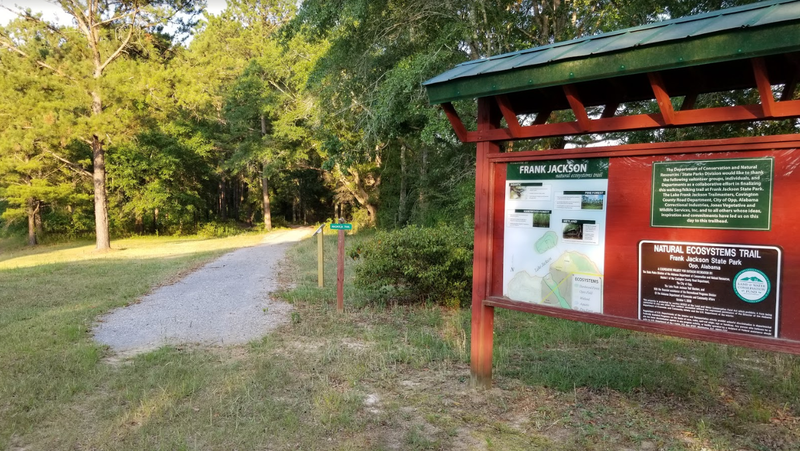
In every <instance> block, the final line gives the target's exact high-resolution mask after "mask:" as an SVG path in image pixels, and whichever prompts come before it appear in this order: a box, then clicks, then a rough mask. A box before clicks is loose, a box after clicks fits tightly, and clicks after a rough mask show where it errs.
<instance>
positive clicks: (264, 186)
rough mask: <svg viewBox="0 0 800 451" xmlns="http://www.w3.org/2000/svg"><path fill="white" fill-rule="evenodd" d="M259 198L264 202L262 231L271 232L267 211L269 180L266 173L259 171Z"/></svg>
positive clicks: (268, 211)
mask: <svg viewBox="0 0 800 451" xmlns="http://www.w3.org/2000/svg"><path fill="white" fill-rule="evenodd" d="M261 198H262V200H263V202H264V230H266V231H267V232H269V231H270V230H272V213H271V212H270V210H269V179H268V178H267V171H266V170H263V171H261Z"/></svg>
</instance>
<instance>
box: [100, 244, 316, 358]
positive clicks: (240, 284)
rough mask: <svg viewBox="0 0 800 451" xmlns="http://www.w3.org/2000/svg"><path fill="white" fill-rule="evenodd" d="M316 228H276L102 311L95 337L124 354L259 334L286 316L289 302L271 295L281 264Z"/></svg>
mask: <svg viewBox="0 0 800 451" xmlns="http://www.w3.org/2000/svg"><path fill="white" fill-rule="evenodd" d="M312 232H313V229H309V228H303V229H293V230H288V231H280V232H273V233H270V234H268V235H266V236H265V238H264V241H263V242H262V244H259V245H258V246H254V247H248V248H243V249H238V250H236V251H233V252H231V253H228V254H225V255H223V256H222V257H220V258H218V259H217V260H214V261H212V262H211V263H208V264H206V265H205V266H203V267H202V268H200V269H199V270H197V271H195V272H193V273H191V274H189V275H188V276H187V277H185V278H183V279H181V280H180V281H178V282H176V283H174V284H172V285H168V286H165V287H161V288H158V289H157V290H155V291H154V292H153V293H151V294H149V295H147V296H145V297H144V298H142V299H141V302H139V303H136V304H133V305H130V306H128V307H125V308H121V309H117V310H115V311H113V312H111V313H109V314H108V315H106V316H104V317H102V318H101V319H100V322H99V323H98V324H97V325H96V327H95V330H94V337H95V339H96V340H97V341H98V342H100V343H102V344H105V345H108V346H110V347H111V349H112V350H114V351H115V352H117V353H119V354H125V355H131V354H136V353H139V352H145V351H150V350H153V349H157V348H159V347H161V346H164V345H167V344H169V345H179V344H187V343H198V344H210V345H229V344H236V343H246V342H248V341H251V340H255V339H258V338H260V337H262V336H264V335H265V334H266V333H267V332H269V331H270V330H272V329H274V328H275V327H277V326H279V325H280V324H282V323H284V322H285V321H286V319H287V314H288V312H289V310H290V309H291V307H290V306H289V304H286V303H283V302H275V301H272V300H271V299H270V297H269V293H270V292H271V291H273V290H275V289H276V288H277V280H276V279H277V277H276V269H277V265H278V264H279V263H280V261H281V260H282V259H283V256H284V253H285V252H286V250H287V249H288V248H289V247H290V246H291V245H292V243H295V242H297V241H299V240H301V239H303V238H305V237H307V236H308V235H310V234H311V233H312Z"/></svg>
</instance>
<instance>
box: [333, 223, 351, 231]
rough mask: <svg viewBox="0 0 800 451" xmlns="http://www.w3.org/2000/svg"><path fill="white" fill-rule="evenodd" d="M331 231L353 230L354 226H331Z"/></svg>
mask: <svg viewBox="0 0 800 451" xmlns="http://www.w3.org/2000/svg"><path fill="white" fill-rule="evenodd" d="M331 230H353V224H331Z"/></svg>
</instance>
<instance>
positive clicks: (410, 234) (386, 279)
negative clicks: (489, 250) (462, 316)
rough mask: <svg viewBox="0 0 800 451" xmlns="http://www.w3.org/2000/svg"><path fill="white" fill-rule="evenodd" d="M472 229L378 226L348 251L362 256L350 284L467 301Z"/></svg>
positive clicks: (400, 295)
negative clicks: (381, 228)
mask: <svg viewBox="0 0 800 451" xmlns="http://www.w3.org/2000/svg"><path fill="white" fill-rule="evenodd" d="M472 239H473V238H472V230H470V229H467V228H465V227H452V226H437V227H416V226H409V227H406V228H404V229H398V230H392V231H382V232H378V233H376V234H375V236H374V237H373V239H372V240H370V241H368V242H366V243H365V244H362V245H361V246H359V247H358V248H356V249H354V250H352V251H351V252H350V256H351V257H353V258H360V259H361V260H362V261H361V263H360V264H359V265H357V266H356V271H355V284H356V286H358V287H361V288H366V289H370V290H374V291H375V292H376V293H377V294H379V295H380V296H382V297H386V298H388V297H393V298H395V299H397V300H401V301H412V302H428V301H430V302H435V303H437V304H440V305H446V306H462V307H463V306H467V305H469V303H470V298H471V292H472Z"/></svg>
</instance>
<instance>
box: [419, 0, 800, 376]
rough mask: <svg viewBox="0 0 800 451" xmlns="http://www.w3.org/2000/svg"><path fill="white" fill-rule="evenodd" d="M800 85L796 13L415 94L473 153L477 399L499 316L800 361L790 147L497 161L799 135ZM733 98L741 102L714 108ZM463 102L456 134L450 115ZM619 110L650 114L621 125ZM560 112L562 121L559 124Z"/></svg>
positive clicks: (629, 40)
mask: <svg viewBox="0 0 800 451" xmlns="http://www.w3.org/2000/svg"><path fill="white" fill-rule="evenodd" d="M798 78H800V1H798V0H794V1H769V2H762V3H756V4H752V5H748V6H745V7H739V8H733V9H727V10H721V11H717V12H713V13H708V14H703V15H697V16H692V17H686V18H681V19H675V20H670V21H665V22H659V23H654V24H650V25H646V26H642V27H638V28H632V29H627V30H620V31H616V32H612V33H606V34H602V35H597V36H590V37H585V38H581V39H576V40H573V41H569V42H562V43H556V44H553V45H548V46H544V47H537V48H533V49H529V50H524V51H520V52H515V53H510V54H505V55H498V56H495V57H491V58H487V59H483V60H478V61H470V62H466V63H463V64H461V65H459V66H456V67H455V68H453V69H452V70H449V71H447V72H445V73H443V74H441V75H439V76H437V77H435V78H433V79H431V80H429V81H427V82H426V83H425V86H426V88H427V90H428V95H429V98H430V100H431V103H433V104H439V105H441V106H442V108H443V110H444V112H445V113H446V115H447V117H448V119H449V120H450V122H451V124H452V126H453V129H454V130H455V132H456V135H457V136H458V138H459V139H460V140H462V141H464V142H474V143H477V169H476V192H475V196H476V197H475V260H474V272H473V274H474V280H473V297H472V342H471V344H472V347H471V365H472V374H473V376H474V378H475V380H476V381H477V382H479V383H482V384H484V385H489V384H490V383H491V371H492V346H493V343H492V340H493V327H494V326H493V321H494V309H495V308H496V307H500V308H508V309H514V310H521V311H525V312H531V313H536V314H541V315H548V316H554V317H559V318H566V319H571V320H577V321H584V322H589V323H595V324H602V325H607V326H614V327H621V328H626V329H633V330H639V331H648V332H654V333H660V334H667V335H673V336H679V337H686V338H691V339H698V340H707V341H713V342H717V343H727V344H734V345H740V346H748V347H753V348H759V349H766V350H773V351H782V352H789V353H795V354H800V208H799V207H800V135H796V134H782V135H770V136H759V137H747V138H729V139H712V140H701V141H680V142H654V143H648V144H638V145H618V146H608V147H593V148H579V149H555V150H547V151H517V152H512V151H507V147H506V143H508V142H510V141H513V140H520V139H535V138H544V137H553V136H568V135H580V134H600V133H607V132H619V131H633V130H643V129H662V128H675V127H686V126H695V125H703V124H719V123H727V122H745V121H748V122H749V121H772V120H784V121H785V122H784V124H782V125H783V126H785V127H784V128H785V130H786V131H784V132H783V133H787V132H796V131H797V130H798V123H797V122H796V121H794V122H791V121H787V119H791V118H797V117H800V100H797V99H796V97H797V96H796V93H797V90H798V89H797V81H798ZM731 91H738V92H740V93H742V94H743V95H742V96H741V97H742V98H749V99H750V102H748V103H746V104H737V105H734V104H724V103H715V102H714V100H715V93H720V92H731ZM729 98H732V97H731V96H729ZM472 99H477V127H476V128H475V130H468V128H467V126H466V125H465V124H464V123H463V122H462V120H461V118H460V117H459V115H458V112H457V111H456V108H455V107H454V104H453V102H457V101H470V100H472ZM633 102H638V105H640V106H641V105H647V104H648V102H650V104H652V105H653V109H652V111H651V112H647V113H641V112H640V113H637V114H628V115H625V114H621V113H620V112H623V113H624V112H628V111H631V110H633V109H632V108H625V105H631V104H632V103H633ZM559 110H565V111H568V112H571V115H569V116H571V117H574V120H569V121H566V122H556V121H555V118H556V117H564V116H566V115H565V114H561V115H556V114H553V113H554V112H556V111H559ZM639 111H641V110H639ZM763 123H764V122H753V124H754V126H757V125H758V124H763Z"/></svg>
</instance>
